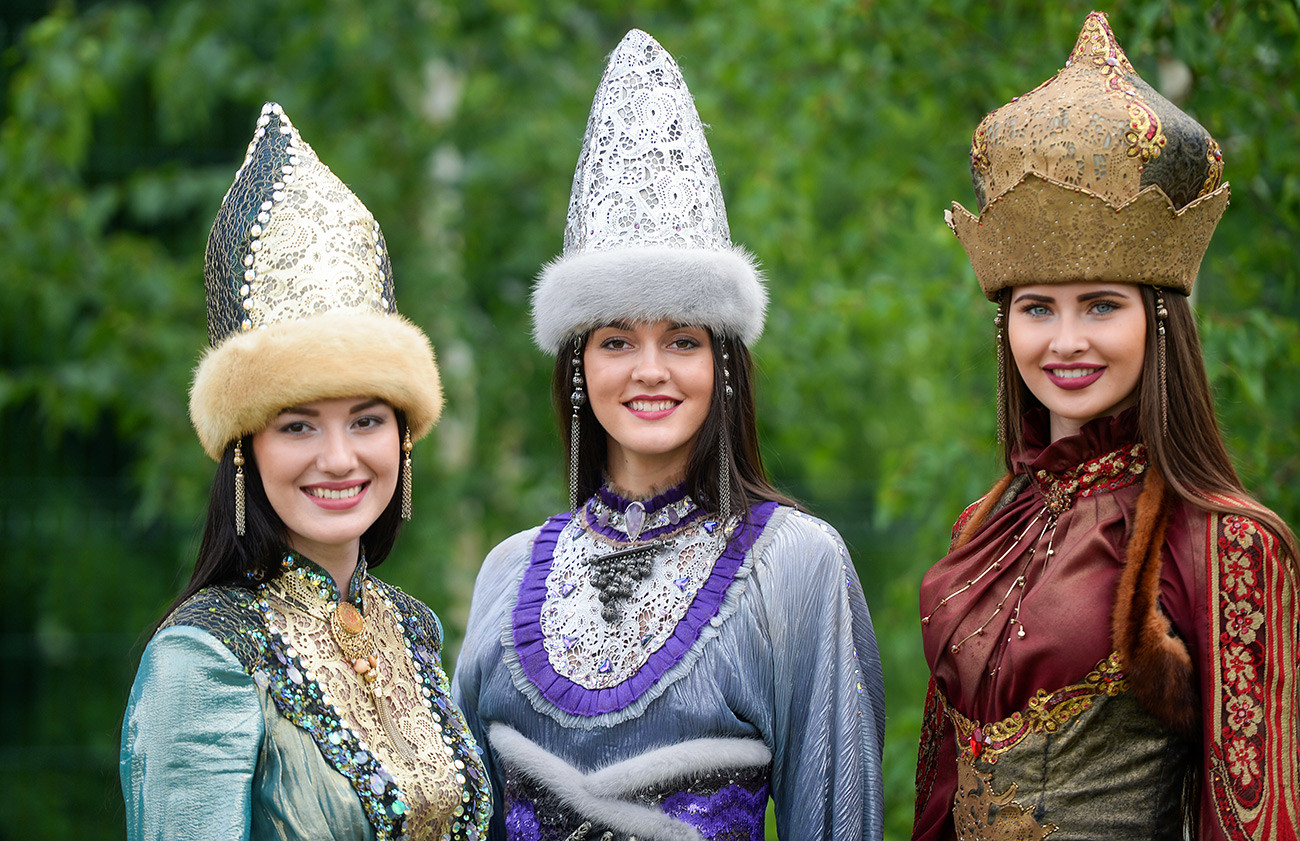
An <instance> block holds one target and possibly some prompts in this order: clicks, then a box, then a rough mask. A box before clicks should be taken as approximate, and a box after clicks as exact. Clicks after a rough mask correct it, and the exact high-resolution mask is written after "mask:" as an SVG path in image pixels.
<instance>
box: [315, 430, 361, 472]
mask: <svg viewBox="0 0 1300 841" xmlns="http://www.w3.org/2000/svg"><path fill="white" fill-rule="evenodd" d="M356 466H357V453H356V449H355V448H354V447H353V446H352V441H351V439H350V438H348V435H347V432H346V431H345V430H343V429H333V428H329V429H326V430H325V434H324V435H323V436H321V449H320V452H319V453H317V455H316V467H317V468H318V469H319V470H320V471H321V472H322V473H329V474H331V475H335V476H345V475H347V474H348V473H349V472H350V471H351V470H352V469H353V468H354V467H356Z"/></svg>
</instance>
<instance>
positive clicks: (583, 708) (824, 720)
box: [455, 31, 884, 841]
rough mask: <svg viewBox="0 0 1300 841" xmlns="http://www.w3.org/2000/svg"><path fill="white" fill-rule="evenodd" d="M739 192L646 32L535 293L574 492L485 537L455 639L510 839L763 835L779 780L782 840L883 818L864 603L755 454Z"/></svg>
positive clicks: (822, 527)
mask: <svg viewBox="0 0 1300 841" xmlns="http://www.w3.org/2000/svg"><path fill="white" fill-rule="evenodd" d="M669 161H674V162H676V163H674V164H669V163H667V162H669ZM725 214H726V211H725V209H724V206H723V203H722V194H721V191H720V189H719V187H718V181H717V175H716V172H715V170H714V167H713V161H712V157H711V156H710V154H709V150H708V146H707V144H706V143H705V140H704V135H703V127H702V126H701V124H700V119H699V116H698V114H696V112H695V106H694V103H693V101H692V100H691V97H690V93H689V91H687V89H686V86H685V82H684V81H683V80H682V77H681V73H680V70H678V68H677V65H676V63H675V62H674V61H673V60H672V58H671V56H669V55H668V54H667V53H666V52H665V51H664V50H663V48H662V47H660V46H659V44H658V43H657V42H655V40H654V39H653V38H651V37H650V36H648V35H646V34H645V33H644V32H638V31H633V32H631V33H629V34H628V35H627V37H626V38H625V39H624V40H623V42H622V43H621V44H620V45H619V47H618V48H617V49H616V50H615V51H614V53H613V54H612V55H611V57H610V60H609V66H608V68H607V69H606V71H605V77H604V79H602V81H601V84H600V87H599V89H598V90H597V92H596V102H595V104H594V105H593V108H592V114H591V120H590V122H589V123H588V132H587V137H586V139H585V141H584V145H583V151H582V154H581V156H580V158H579V162H578V173H577V176H576V177H575V179H574V187H573V194H572V198H571V201H570V207H569V227H568V230H566V232H565V248H564V254H563V255H562V256H561V257H560V258H559V259H558V260H556V261H555V262H553V263H551V264H550V265H549V266H547V267H546V268H545V269H544V270H543V272H542V275H541V278H540V279H539V281H538V285H537V287H536V289H535V291H534V295H533V327H534V335H535V337H536V339H537V341H538V344H539V345H541V346H542V347H543V348H544V349H545V350H547V351H548V352H550V353H553V354H556V355H557V360H556V365H555V375H554V379H553V398H554V400H555V404H556V407H557V409H558V411H559V420H560V424H561V428H562V429H563V430H565V431H566V432H567V433H568V436H567V437H568V452H569V492H570V510H568V511H565V512H563V513H561V514H558V515H556V516H554V517H552V518H550V519H549V520H547V521H546V523H544V524H543V525H542V526H541V527H540V528H534V529H530V530H528V531H525V532H522V533H520V534H517V535H515V536H514V537H511V538H509V539H507V540H506V541H505V542H503V543H502V544H501V545H499V546H498V547H496V549H494V550H493V551H492V553H491V554H490V555H489V556H488V557H487V559H486V560H485V561H484V562H483V568H482V570H481V571H480V573H479V577H478V582H477V584H476V586H475V590H474V599H473V603H472V605H471V608H470V617H469V624H468V628H467V629H466V635H465V644H464V647H463V648H462V650H461V654H460V657H459V659H458V661H457V669H456V679H455V692H456V698H457V700H458V702H459V703H460V704H461V706H462V708H463V709H464V710H465V713H466V717H467V718H468V720H469V722H470V725H471V727H472V728H473V730H474V732H475V733H476V735H478V736H479V738H480V741H482V742H484V743H485V746H486V747H488V748H489V750H487V752H486V753H485V755H484V761H485V762H486V763H487V766H488V769H489V771H490V776H491V778H492V781H493V784H494V787H495V789H496V793H497V802H498V803H499V804H500V805H499V808H498V810H497V812H496V814H495V815H494V817H493V822H492V827H491V831H490V834H489V837H491V838H494V839H514V840H517V841H522V839H530V841H535V840H536V839H546V841H561V840H562V839H569V838H572V839H575V841H576V839H581V838H590V839H599V838H604V839H619V841H624V840H625V839H630V838H642V839H649V838H663V839H701V838H707V839H723V838H761V837H762V834H763V826H764V812H765V810H766V806H767V802H768V800H769V797H770V798H771V799H772V800H774V801H775V812H776V821H777V826H778V829H779V832H780V834H781V837H782V838H784V839H794V841H799V839H832V838H834V839H846V840H847V841H855V839H876V838H879V837H880V834H881V822H880V818H881V777H880V756H881V753H880V751H881V736H882V734H883V725H884V709H883V692H882V686H881V676H880V661H879V657H878V655H877V651H876V643H875V637H874V635H873V632H872V628H871V620H870V616H869V614H868V612H867V606H866V604H865V602H864V600H863V597H862V590H861V587H860V586H859V584H858V580H857V575H856V573H855V572H854V568H853V564H852V562H851V561H850V559H849V556H848V553H847V552H846V550H845V547H844V544H843V542H842V541H841V540H840V538H839V536H838V535H837V534H836V533H835V531H834V530H833V529H831V528H830V526H828V525H827V524H826V523H824V522H822V521H821V520H818V519H816V518H814V517H811V516H809V515H807V514H804V513H802V512H800V511H798V510H796V509H795V508H794V506H793V505H792V503H790V502H789V501H788V500H787V499H786V498H785V497H784V496H782V495H781V494H780V493H779V492H778V491H777V490H776V489H775V488H773V486H772V485H771V483H770V482H769V481H768V479H767V477H766V475H765V473H764V471H763V464H762V459H761V457H760V455H759V450H758V435H757V428H756V423H755V412H754V393H753V386H752V370H751V362H750V355H749V350H748V345H749V344H750V343H752V342H753V341H754V340H755V339H756V338H757V337H758V335H759V332H760V331H761V329H762V323H763V308H764V304H765V297H766V296H765V293H764V291H763V287H762V285H761V282H760V278H759V276H758V273H757V270H756V269H755V267H754V265H753V262H752V258H750V257H749V255H748V254H746V253H745V252H744V251H742V250H741V249H739V248H736V247H735V246H733V245H732V243H731V240H730V234H729V233H728V228H727V223H726V215H725Z"/></svg>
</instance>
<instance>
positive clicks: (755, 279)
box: [533, 29, 767, 353]
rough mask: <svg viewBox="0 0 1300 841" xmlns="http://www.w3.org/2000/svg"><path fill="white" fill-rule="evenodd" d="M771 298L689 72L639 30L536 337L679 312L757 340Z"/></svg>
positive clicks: (542, 300) (588, 158)
mask: <svg viewBox="0 0 1300 841" xmlns="http://www.w3.org/2000/svg"><path fill="white" fill-rule="evenodd" d="M766 307H767V291H766V290H765V289H764V287H763V278H762V275H761V274H760V272H759V270H758V267H757V265H756V262H755V260H754V258H753V257H752V256H751V255H750V254H749V253H748V252H747V251H745V250H744V249H743V248H740V247H738V246H735V245H733V244H732V242H731V231H730V228H729V227H728V225H727V208H726V206H725V205H724V204H723V200H722V188H721V187H720V186H719V184H718V172H717V169H716V168H715V167H714V165H713V155H711V154H710V153H709V145H708V143H707V142H706V141H705V139H704V126H703V124H702V123H701V122H700V116H699V114H698V113H697V112H696V110H695V101H694V100H693V99H692V98H691V92H690V91H689V90H688V89H687V87H686V80H685V79H683V78H682V73H681V70H680V69H679V68H678V67H677V62H675V61H673V57H672V56H671V55H669V54H668V52H667V51H666V50H665V49H664V48H663V47H662V46H660V45H659V42H658V41H656V40H655V39H654V38H652V37H650V36H649V35H648V34H646V33H645V32H642V31H640V30H639V29H634V30H632V31H631V32H629V33H628V34H627V36H626V37H624V38H623V41H622V42H621V43H620V44H619V45H618V47H617V48H616V49H615V50H614V52H613V53H612V54H611V55H610V57H609V64H608V65H607V66H606V68H605V75H604V76H603V77H602V78H601V80H600V86H599V87H598V88H597V89H596V97H595V100H594V101H593V102H592V105H591V116H590V118H589V119H588V120H587V133H586V136H585V137H584V138H583V141H582V152H581V153H580V154H579V156H578V168H577V171H576V172H575V173H574V175H573V190H572V193H571V195H570V197H569V218H568V223H567V224H566V226H565V229H564V253H563V254H561V255H560V256H559V257H558V258H556V259H555V260H553V261H551V262H550V263H548V264H547V265H546V266H545V267H543V269H542V272H541V274H540V275H539V277H538V281H537V285H536V286H535V287H534V289H533V337H534V339H535V340H536V341H537V344H538V345H539V346H540V347H541V348H542V349H544V350H546V351H548V352H551V353H555V352H557V351H558V350H559V348H560V347H561V346H562V345H564V343H565V342H566V341H567V340H569V339H570V338H571V337H573V336H575V335H580V334H582V333H585V332H586V331H588V330H590V329H591V328H593V327H597V326H600V325H602V324H608V323H610V322H612V321H620V320H621V321H634V322H639V321H644V322H655V321H661V320H664V319H672V320H674V321H679V322H682V323H685V324H693V325H698V326H703V327H709V328H711V329H712V330H713V331H714V332H716V333H719V334H722V335H726V336H732V337H736V338H739V339H740V340H741V341H743V342H745V343H746V344H753V342H754V341H755V340H756V339H758V337H759V334H760V333H762V331H763V314H764V311H765V309H766Z"/></svg>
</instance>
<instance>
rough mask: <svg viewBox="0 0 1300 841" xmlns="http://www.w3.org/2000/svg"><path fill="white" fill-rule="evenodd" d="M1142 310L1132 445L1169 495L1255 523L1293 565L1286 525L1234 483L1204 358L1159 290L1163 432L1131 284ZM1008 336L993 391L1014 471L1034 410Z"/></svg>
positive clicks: (1186, 323)
mask: <svg viewBox="0 0 1300 841" xmlns="http://www.w3.org/2000/svg"><path fill="white" fill-rule="evenodd" d="M1138 289H1139V291H1140V292H1141V296H1142V306H1143V309H1144V310H1145V311H1146V356H1145V359H1144V360H1143V362H1142V374H1141V377H1140V379H1139V380H1138V385H1137V415H1138V440H1139V441H1141V442H1143V443H1144V444H1146V446H1147V452H1149V453H1150V454H1151V460H1152V462H1153V463H1154V464H1155V466H1156V469H1157V470H1159V471H1160V475H1161V476H1162V477H1163V478H1164V480H1165V483H1166V484H1167V485H1168V486H1169V490H1170V491H1172V492H1173V493H1174V494H1175V495H1176V496H1177V497H1179V498H1180V499H1182V500H1183V501H1184V502H1186V503H1188V504H1189V505H1192V506H1194V507H1196V508H1199V509H1201V510H1203V511H1213V512H1217V513H1220V514H1241V515H1245V516H1247V517H1252V518H1254V519H1255V520H1257V521H1259V522H1260V524H1262V525H1263V526H1264V527H1265V528H1267V529H1268V530H1269V531H1270V532H1272V533H1273V534H1274V536H1275V537H1277V539H1278V540H1279V541H1280V542H1281V543H1282V545H1283V547H1284V549H1285V554H1286V555H1287V557H1288V558H1289V559H1290V561H1291V564H1292V565H1293V566H1297V565H1300V561H1298V560H1297V558H1298V553H1297V549H1296V538H1295V534H1294V533H1293V532H1292V531H1291V529H1290V528H1289V527H1288V526H1287V524H1286V523H1285V522H1284V521H1283V520H1282V518H1281V517H1279V516H1278V515H1277V514H1274V513H1273V512H1272V511H1271V510H1269V509H1268V508H1266V507H1265V506H1264V505H1262V504H1261V503H1260V502H1259V501H1258V500H1256V499H1255V498H1254V497H1252V496H1251V495H1250V494H1249V493H1248V492H1247V491H1246V489H1245V488H1244V487H1243V486H1242V484H1241V479H1240V478H1239V477H1238V476H1237V471H1236V468H1234V467H1233V466H1232V459H1231V458H1230V457H1229V456H1228V448H1227V447H1226V446H1225V445H1224V443H1223V433H1222V432H1221V431H1220V430H1219V421H1218V419H1217V417H1216V416H1215V413H1214V400H1213V398H1212V397H1211V395H1210V382H1209V378H1208V377H1207V376H1206V373H1205V357H1204V355H1203V354H1202V351H1201V339H1200V335H1199V333H1198V332H1197V330H1196V319H1195V317H1194V316H1193V315H1192V307H1191V303H1190V302H1189V301H1188V299H1187V296H1186V295H1183V294H1181V293H1179V292H1175V291H1173V290H1170V289H1164V290H1162V292H1163V296H1164V304H1165V310H1166V311H1167V312H1168V317H1167V318H1166V320H1165V385H1166V399H1167V400H1168V417H1169V431H1168V433H1166V432H1165V429H1164V424H1163V421H1162V419H1161V410H1160V400H1161V396H1160V361H1159V349H1158V345H1157V341H1158V339H1157V335H1158V333H1157V330H1158V327H1159V324H1158V322H1157V320H1156V306H1155V302H1156V291H1155V289H1154V288H1153V287H1151V286H1140V287H1138ZM998 301H999V305H1000V306H1001V307H1002V311H1003V312H1004V313H1007V314H1008V315H1009V314H1010V302H1011V289H1009V288H1008V289H1003V290H1002V292H1001V293H999V296H998ZM1008 333H1009V331H1008V330H1007V329H1005V328H1004V329H1003V330H1002V331H1001V334H1002V338H1001V340H1000V341H1001V343H1002V347H1001V348H1000V349H999V350H1000V352H1001V353H1002V355H1003V358H1004V359H1005V360H1007V364H1006V365H1004V366H1002V383H1001V391H1002V393H1003V394H1004V395H1005V403H1006V405H1005V406H1004V408H1005V412H1004V415H1003V417H1004V419H1005V421H1004V426H1003V428H1002V430H1001V432H1002V441H1003V450H1002V458H1003V461H1004V463H1005V464H1006V467H1007V472H1008V473H1010V472H1012V471H1013V470H1014V467H1013V463H1012V457H1013V456H1014V454H1015V453H1016V452H1017V451H1018V450H1019V449H1020V448H1021V447H1022V446H1023V444H1024V439H1023V433H1022V428H1021V424H1020V421H1021V418H1022V417H1023V416H1024V413H1025V412H1026V411H1028V410H1030V409H1033V408H1038V407H1042V405H1043V404H1042V403H1041V402H1040V401H1039V400H1038V398H1036V397H1034V395H1033V392H1031V391H1030V390H1029V387H1028V386H1026V385H1025V381H1024V379H1023V378H1022V377H1021V376H1020V371H1019V369H1018V368H1017V367H1016V364H1015V358H1014V357H1013V356H1012V355H1011V343H1010V339H1009V337H1008Z"/></svg>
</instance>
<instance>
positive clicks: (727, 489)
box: [718, 338, 735, 534]
mask: <svg viewBox="0 0 1300 841" xmlns="http://www.w3.org/2000/svg"><path fill="white" fill-rule="evenodd" d="M718 348H719V349H720V350H721V351H722V397H723V400H722V425H721V427H720V428H719V429H718V519H719V521H720V522H721V523H722V529H723V533H724V534H728V529H729V528H730V527H731V464H730V459H728V458H727V409H728V406H727V404H728V403H730V402H731V396H732V395H733V394H735V391H734V390H733V389H732V388H731V368H730V366H729V365H728V364H727V363H728V361H729V360H730V359H731V357H730V356H729V355H728V354H727V340H726V339H722V338H720V339H718Z"/></svg>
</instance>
